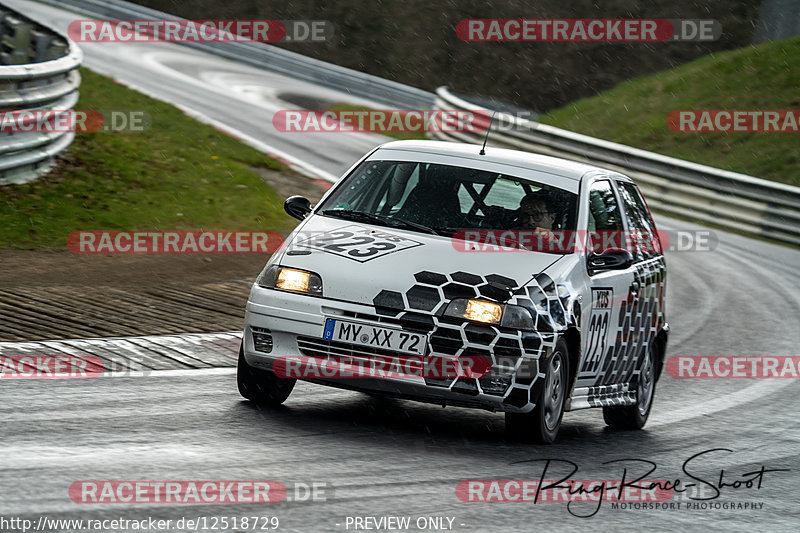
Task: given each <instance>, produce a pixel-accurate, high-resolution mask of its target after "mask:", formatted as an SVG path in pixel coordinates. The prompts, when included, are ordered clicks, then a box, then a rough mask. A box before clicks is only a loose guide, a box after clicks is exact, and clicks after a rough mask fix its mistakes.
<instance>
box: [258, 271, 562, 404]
mask: <svg viewBox="0 0 800 533" xmlns="http://www.w3.org/2000/svg"><path fill="white" fill-rule="evenodd" d="M327 318H334V319H340V320H348V321H353V322H359V323H363V324H365V325H368V326H378V327H388V328H392V329H405V330H407V331H410V332H414V333H423V334H425V335H426V339H427V349H426V353H425V356H424V357H423V359H424V360H426V361H432V360H433V359H434V358H437V357H439V358H446V359H450V360H452V359H453V358H454V357H456V358H457V357H460V356H463V355H473V356H474V355H479V356H485V357H486V358H487V359H489V360H490V361H491V363H492V367H491V371H490V372H489V374H488V375H485V376H483V377H482V378H474V377H457V378H456V377H448V378H445V379H431V378H430V376H429V375H407V374H406V375H399V376H398V375H381V376H380V377H368V378H364V377H338V376H339V374H337V377H336V378H327V377H321V378H316V377H315V376H311V377H309V376H304V377H303V378H302V379H303V380H305V381H310V382H316V383H322V384H325V385H329V386H334V387H339V388H345V389H350V390H358V391H363V392H369V393H374V394H384V395H390V396H393V397H398V398H406V399H413V400H417V401H423V402H429V403H435V404H439V405H455V406H464V407H475V408H481V409H486V410H490V411H508V412H517V413H524V412H529V411H531V410H532V409H533V408H534V402H533V401H532V400H533V399H535V398H537V397H538V396H537V394H538V390H537V389H538V387H539V385H540V384H541V382H542V381H543V380H542V379H539V378H541V377H543V376H542V374H541V373H540V372H539V360H540V358H542V357H544V356H546V355H547V349H546V345H547V344H549V343H550V342H549V341H551V340H552V339H549V341H548V342H544V343H543V342H542V340H541V338H539V336H538V335H537V334H528V335H529V336H530V335H533V337H536V338H535V339H531V338H528V339H527V340H528V341H530V342H523V340H522V334H521V333H520V332H516V331H502V332H501V331H499V330H498V329H497V328H494V327H491V326H483V325H475V324H468V323H464V324H459V323H452V321H451V323H444V322H442V318H441V317H434V316H423V317H411V316H407V317H405V319H407V320H412V319H413V320H412V322H411V323H412V324H414V325H412V326H411V327H409V328H406V327H404V324H407V323H404V321H403V320H404V317H403V316H400V317H399V318H398V317H387V316H385V315H379V314H378V312H377V311H376V309H375V307H373V306H369V305H363V304H357V303H351V302H342V301H338V300H329V299H325V298H320V297H314V296H308V295H303V294H297V293H290V292H285V291H279V290H274V289H267V288H263V287H261V286H259V285H254V286H253V288H252V290H251V292H250V297H249V299H248V302H247V308H246V313H245V330H244V355H245V360H246V361H247V363H248V364H249V365H251V366H253V367H256V368H262V369H266V370H273V369H274V368H275V363H276V361H278V360H279V359H280V358H304V359H307V358H308V357H314V358H316V359H315V360H322V361H325V364H326V365H333V366H337V365H336V363H333V362H332V361H333V358H332V357H331V356H333V357H337V356H339V357H342V356H343V354H347V355H346V356H347V357H348V358H350V359H358V360H361V361H367V360H369V359H370V357H371V355H370V353H368V350H364V349H363V347H361V346H358V345H354V344H352V345H345V343H336V342H332V341H326V340H324V339H323V338H322V337H323V330H324V327H325V322H326V319H327ZM420 318H423V319H425V320H423V321H422V322H424V323H426V324H428V326H427V329H428V331H424V329H425V328H423V329H420V328H419V327H418V326H417V325H416V324H417V323H418V322H417V321H418V320H419V319H420ZM267 339H268V340H269V341H270V342H266V341H267ZM284 368H285V367H284ZM344 375H347V372H344Z"/></svg>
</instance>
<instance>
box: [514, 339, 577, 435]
mask: <svg viewBox="0 0 800 533" xmlns="http://www.w3.org/2000/svg"><path fill="white" fill-rule="evenodd" d="M568 382H569V355H568V352H567V343H566V342H565V341H564V339H559V340H558V343H556V347H555V350H554V351H553V355H552V356H550V359H549V360H548V362H547V372H546V374H545V378H544V385H543V387H542V389H541V394H540V396H539V398H538V399H537V400H536V407H535V408H534V410H533V411H532V412H530V413H506V431H507V432H508V433H509V434H510V435H512V436H514V437H518V438H521V439H523V440H525V441H528V442H535V443H539V444H551V443H552V442H554V441H555V440H556V436H557V435H558V430H559V428H560V427H561V419H562V417H563V416H564V403H565V402H566V398H567V390H568Z"/></svg>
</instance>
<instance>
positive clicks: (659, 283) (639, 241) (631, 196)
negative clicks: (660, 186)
mask: <svg viewBox="0 0 800 533" xmlns="http://www.w3.org/2000/svg"><path fill="white" fill-rule="evenodd" d="M616 186H617V193H618V196H619V199H620V205H621V206H622V212H623V214H624V218H625V223H626V227H627V234H628V236H629V241H630V242H631V243H632V246H631V248H632V251H633V253H634V269H635V271H634V279H633V286H632V289H631V296H632V298H631V300H630V303H629V305H628V307H627V308H626V309H625V313H624V315H623V316H622V317H621V324H622V328H621V330H620V341H619V343H618V347H617V349H618V350H619V352H620V355H619V359H620V360H621V361H622V362H623V363H624V364H622V366H621V368H620V377H621V379H622V380H623V382H626V383H628V382H630V381H631V379H632V378H633V375H634V373H635V372H636V371H637V370H638V369H639V367H640V364H639V362H640V361H641V360H642V359H643V358H644V354H645V350H647V348H648V345H649V344H650V343H651V342H652V341H653V339H654V338H655V336H656V334H657V333H658V330H659V329H660V328H661V327H662V326H663V322H664V290H665V283H666V264H665V262H664V255H663V252H662V250H661V244H660V241H659V238H658V233H657V231H656V226H655V223H654V222H653V218H652V217H651V216H650V211H649V210H648V209H647V204H645V202H644V198H643V197H642V194H641V192H640V191H639V189H638V187H636V185H635V184H634V183H633V182H631V181H627V180H617V181H616Z"/></svg>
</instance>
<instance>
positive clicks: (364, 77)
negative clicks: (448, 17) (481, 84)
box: [39, 0, 435, 109]
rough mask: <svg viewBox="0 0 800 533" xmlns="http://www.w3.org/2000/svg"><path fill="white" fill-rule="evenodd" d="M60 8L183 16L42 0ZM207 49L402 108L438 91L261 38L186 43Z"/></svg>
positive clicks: (110, 3) (95, 1)
mask: <svg viewBox="0 0 800 533" xmlns="http://www.w3.org/2000/svg"><path fill="white" fill-rule="evenodd" d="M39 1H40V2H42V3H44V4H50V5H53V6H56V7H59V8H69V9H70V10H72V11H76V12H78V13H83V14H86V15H89V16H92V17H97V18H103V19H119V20H142V19H148V20H181V19H180V17H176V16H175V15H170V14H168V13H163V12H161V11H156V10H155V9H150V8H147V7H144V6H140V5H137V4H133V3H131V2H125V1H124V0H39ZM183 44H184V45H185V46H190V47H192V48H197V49H199V50H203V51H205V52H208V53H211V54H215V55H219V56H222V57H226V58H229V59H234V60H236V61H242V62H244V63H248V64H250V65H253V66H255V67H258V68H262V69H264V70H268V71H271V72H277V73H280V74H285V75H286V76H288V77H291V78H293V79H296V80H304V81H308V82H311V83H313V84H315V85H319V86H321V87H329V88H332V89H337V90H340V91H345V92H348V93H350V94H352V95H354V96H360V97H362V98H368V99H370V100H372V101H375V102H379V103H381V104H384V105H387V106H391V107H399V108H411V109H416V108H430V107H431V105H433V100H434V98H435V96H434V94H433V93H431V92H428V91H423V90H421V89H417V88H415V87H411V86H408V85H403V84H402V83H397V82H395V81H391V80H387V79H384V78H379V77H378V76H372V75H370V74H365V73H363V72H359V71H357V70H352V69H349V68H345V67H340V66H338V65H334V64H332V63H327V62H325V61H320V60H318V59H313V58H310V57H307V56H304V55H300V54H297V53H294V52H290V51H288V50H284V49H282V48H278V47H277V46H272V45H269V44H265V43H258V42H251V43H245V42H241V43H239V42H209V43H191V42H186V43H183Z"/></svg>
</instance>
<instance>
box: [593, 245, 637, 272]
mask: <svg viewBox="0 0 800 533" xmlns="http://www.w3.org/2000/svg"><path fill="white" fill-rule="evenodd" d="M632 264H633V254H632V253H630V252H629V251H628V250H620V249H619V248H609V249H608V250H605V251H604V252H603V253H600V254H595V253H592V254H590V255H589V270H593V271H594V270H625V269H626V268H628V267H629V266H631V265H632Z"/></svg>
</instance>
